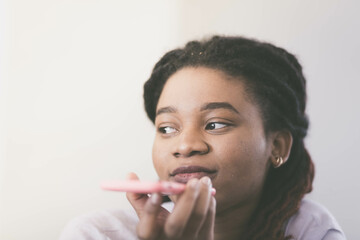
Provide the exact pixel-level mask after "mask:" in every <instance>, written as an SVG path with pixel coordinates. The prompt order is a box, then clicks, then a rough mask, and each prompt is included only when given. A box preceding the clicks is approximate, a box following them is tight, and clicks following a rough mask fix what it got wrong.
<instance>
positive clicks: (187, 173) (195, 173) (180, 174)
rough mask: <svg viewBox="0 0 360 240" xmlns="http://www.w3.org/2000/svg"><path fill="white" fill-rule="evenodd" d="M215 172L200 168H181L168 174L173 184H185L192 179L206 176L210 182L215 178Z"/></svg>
mask: <svg viewBox="0 0 360 240" xmlns="http://www.w3.org/2000/svg"><path fill="white" fill-rule="evenodd" d="M216 174H217V171H216V170H214V169H209V168H206V167H202V166H182V167H179V168H176V169H175V170H174V171H172V172H171V173H170V178H171V179H173V180H174V181H175V182H179V183H187V182H188V181H189V180H190V179H192V178H198V179H200V178H202V177H204V176H208V177H209V178H210V179H211V180H213V179H214V178H215V177H216Z"/></svg>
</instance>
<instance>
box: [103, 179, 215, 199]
mask: <svg viewBox="0 0 360 240" xmlns="http://www.w3.org/2000/svg"><path fill="white" fill-rule="evenodd" d="M101 188H102V189H104V190H110V191H120V192H133V193H144V194H146V193H156V192H160V193H162V194H164V195H173V194H180V193H182V192H184V190H185V184H182V183H177V182H167V181H158V182H146V181H140V180H126V181H106V182H103V183H102V184H101ZM215 193H216V190H215V188H212V189H211V195H213V196H214V195H215Z"/></svg>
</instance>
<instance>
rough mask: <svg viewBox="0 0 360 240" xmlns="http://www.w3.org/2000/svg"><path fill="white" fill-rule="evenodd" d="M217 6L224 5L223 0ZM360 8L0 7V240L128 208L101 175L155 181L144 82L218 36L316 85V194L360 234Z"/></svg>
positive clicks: (185, 4)
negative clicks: (238, 41) (191, 46)
mask: <svg viewBox="0 0 360 240" xmlns="http://www.w3.org/2000/svg"><path fill="white" fill-rule="evenodd" d="M220 2H221V3H220ZM359 9H360V4H359V2H358V1H356V0H353V1H346V0H321V1H310V0H293V1H291V0H272V1H266V0H263V1H259V0H251V1H250V0H248V1H244V0H233V1H230V0H228V1H205V0H203V1H199V0H193V1H190V0H171V1H169V0H156V1H155V0H151V1H145V0H144V1H120V0H118V1H115V0H108V1H100V0H88V1H85V0H55V1H49V0H33V1H28V0H11V1H10V0H9V1H0V31H1V32H0V54H1V55H0V57H1V58H0V240H21V239H27V240H28V239H31V240H32V239H34V240H42V239H44V240H46V239H57V238H58V236H59V234H60V232H61V230H62V229H63V227H64V225H65V224H66V222H68V221H69V220H70V219H71V218H73V217H75V216H77V215H79V214H84V213H88V212H90V211H95V210H101V209H108V208H127V207H129V204H128V203H127V201H126V199H125V196H124V194H122V193H113V192H103V191H102V190H101V189H99V187H98V185H99V183H100V182H101V181H102V180H104V179H114V178H118V179H123V178H124V177H125V175H126V173H127V172H129V171H134V172H137V173H138V175H139V176H140V177H141V178H142V179H156V174H155V172H154V170H153V168H152V162H151V145H152V139H153V136H154V128H153V126H152V125H151V123H150V121H149V120H147V118H146V116H145V113H144V111H143V103H142V85H143V83H144V82H145V81H146V79H147V78H148V77H149V75H150V72H151V69H152V67H153V65H154V64H155V62H156V61H157V60H158V59H159V58H160V57H161V56H162V55H163V54H164V53H165V52H166V51H168V50H171V49H172V48H175V47H178V46H182V45H183V44H184V43H185V42H187V41H188V40H192V39H199V38H200V39H201V38H203V37H206V36H210V35H212V34H228V35H233V34H236V35H244V36H248V37H255V38H258V39H261V40H266V41H270V42H272V43H274V44H277V45H279V46H282V47H284V48H286V49H288V50H289V51H291V52H293V53H295V54H296V55H297V56H298V58H299V60H300V62H301V63H302V65H303V67H304V72H305V75H306V77H307V80H308V95H309V98H308V114H309V116H310V121H311V127H310V131H309V136H308V138H307V146H308V148H309V150H310V152H311V154H312V157H313V159H314V161H315V164H316V178H315V183H314V191H313V193H312V194H311V195H310V196H309V197H310V198H312V199H315V200H317V201H319V202H321V203H322V204H323V205H325V206H326V207H327V208H328V209H329V210H330V211H331V212H332V213H333V214H334V215H335V217H336V218H337V220H338V221H339V223H340V225H341V226H342V227H343V229H344V231H345V233H346V234H347V237H348V239H358V238H360V234H359V233H358V232H359V231H358V229H357V228H358V226H357V225H358V224H357V223H358V219H357V216H358V215H359V214H360V211H359V210H360V209H359V202H360V194H359V189H360V186H359V185H360V184H359V182H360V181H359V177H358V169H359V166H360V164H359V161H360V160H359V155H360V150H359V149H360V147H359V143H360V127H359V123H360V108H359V106H358V105H359V103H360V94H359V87H360V83H359V77H358V69H359V67H360V60H359V59H360V58H359V54H360V47H359V43H360V33H359V29H360V24H359V23H360V17H359V15H358V13H357V11H358V10H359Z"/></svg>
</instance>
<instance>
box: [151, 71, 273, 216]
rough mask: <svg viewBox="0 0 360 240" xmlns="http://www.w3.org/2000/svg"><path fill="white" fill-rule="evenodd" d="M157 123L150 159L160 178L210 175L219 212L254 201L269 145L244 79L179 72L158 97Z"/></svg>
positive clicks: (184, 179)
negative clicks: (247, 92) (215, 191)
mask: <svg viewBox="0 0 360 240" xmlns="http://www.w3.org/2000/svg"><path fill="white" fill-rule="evenodd" d="M155 126H156V129H157V133H156V136H155V140H154V145H153V161H154V166H155V169H156V171H157V173H158V175H159V177H160V179H161V180H168V181H177V182H183V183H186V182H187V181H188V180H189V179H191V178H201V177H202V176H209V177H210V178H211V179H212V183H213V187H214V188H215V189H216V190H217V193H216V200H217V206H218V207H217V212H219V211H222V210H226V209H229V208H231V207H239V206H242V205H246V204H253V203H254V201H255V202H256V200H258V198H259V196H260V193H261V191H262V186H263V184H264V180H265V176H266V173H267V169H268V168H269V165H270V156H271V148H272V147H271V141H270V140H268V139H267V138H266V137H265V134H264V128H263V122H262V119H261V115H260V111H259V108H258V107H257V106H256V105H255V104H254V103H252V102H251V101H250V99H249V97H248V96H247V95H246V93H245V88H244V85H243V81H241V80H239V79H233V78H231V77H229V76H227V75H226V74H224V73H223V72H221V71H218V70H213V69H211V68H206V67H197V68H193V67H187V68H183V69H181V70H179V71H178V72H176V73H175V74H173V75H172V76H171V77H170V78H169V79H168V81H167V82H166V84H165V86H164V89H163V91H162V93H161V95H160V99H159V102H158V106H157V115H156V119H155ZM173 201H176V198H173ZM239 204H240V205H239Z"/></svg>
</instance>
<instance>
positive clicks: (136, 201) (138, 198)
mask: <svg viewBox="0 0 360 240" xmlns="http://www.w3.org/2000/svg"><path fill="white" fill-rule="evenodd" d="M126 178H127V179H128V180H139V177H138V176H137V175H136V174H135V173H129V174H128V175H127V177H126ZM126 198H127V199H128V201H129V202H130V204H131V205H132V206H133V208H134V209H135V211H136V213H137V215H138V216H139V218H140V217H141V213H142V211H143V209H144V206H145V204H146V201H147V200H148V199H149V197H148V195H147V194H139V193H131V192H127V193H126Z"/></svg>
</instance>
